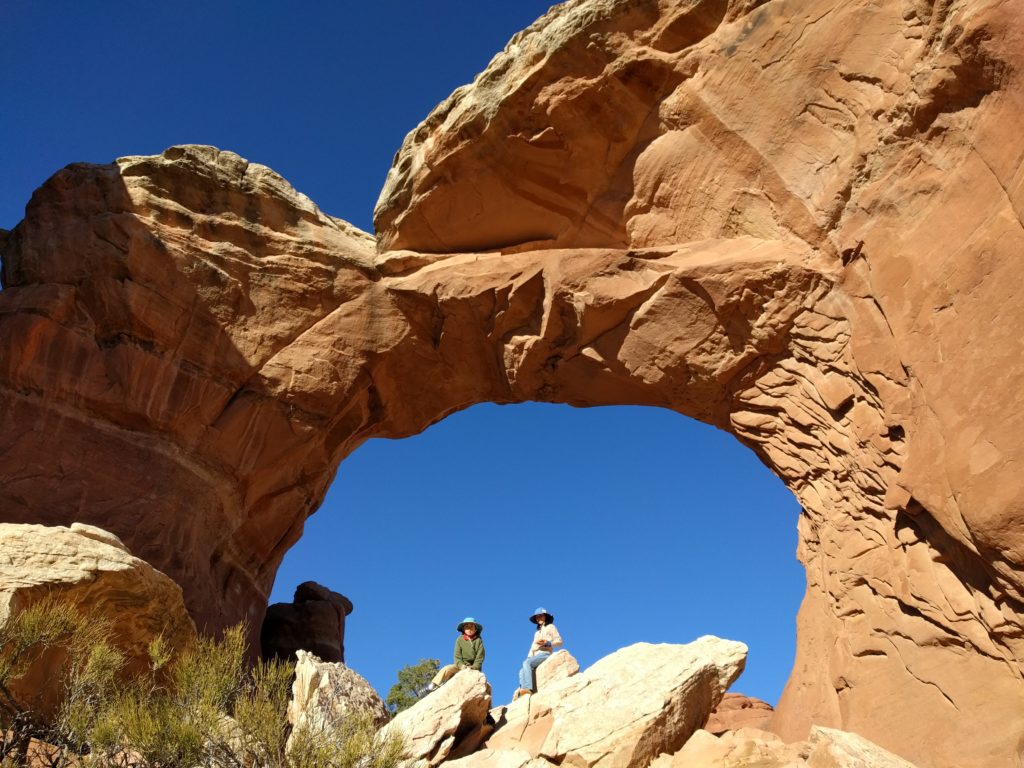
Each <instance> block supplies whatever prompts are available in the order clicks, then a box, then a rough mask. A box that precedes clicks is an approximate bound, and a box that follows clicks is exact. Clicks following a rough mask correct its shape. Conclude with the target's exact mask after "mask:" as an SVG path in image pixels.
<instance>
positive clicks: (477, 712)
mask: <svg viewBox="0 0 1024 768" xmlns="http://www.w3.org/2000/svg"><path fill="white" fill-rule="evenodd" d="M490 706H491V686H490V685H488V683H487V678H485V677H484V675H483V673H482V672H478V671H476V670H475V669H463V670H460V671H459V672H457V673H456V674H455V676H454V677H453V678H452V679H451V680H449V681H448V682H447V683H445V684H444V685H442V686H441V687H440V688H438V689H437V690H436V691H434V692H433V693H431V694H429V695H427V696H426V697H424V698H423V699H420V700H419V701H418V702H416V703H415V704H413V705H412V706H411V707H409V709H406V710H403V711H402V712H399V713H398V714H397V715H396V716H395V718H394V720H392V721H391V722H390V723H388V724H387V725H386V726H384V728H383V729H382V731H381V733H382V735H384V736H393V735H396V736H401V738H402V739H404V741H405V743H406V746H407V751H406V755H407V759H406V760H405V761H404V762H403V764H402V768H434V766H437V765H439V764H441V763H442V762H444V761H445V760H446V759H447V758H448V757H449V756H452V758H453V759H454V758H455V757H457V756H462V755H464V754H466V753H468V752H471V751H473V750H475V749H476V747H477V746H478V745H479V744H480V742H481V741H482V739H483V738H484V737H485V736H486V734H487V733H488V732H489V726H488V725H487V722H486V720H487V712H488V710H489V709H490Z"/></svg>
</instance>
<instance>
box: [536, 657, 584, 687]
mask: <svg viewBox="0 0 1024 768" xmlns="http://www.w3.org/2000/svg"><path fill="white" fill-rule="evenodd" d="M579 671H580V663H579V662H578V661H576V657H575V656H573V655H572V654H571V653H569V652H568V651H565V650H562V651H557V652H556V653H553V654H551V656H550V657H548V658H547V659H546V660H545V661H544V662H543V663H542V664H541V665H540V666H539V667H537V689H538V690H539V689H541V688H548V687H550V686H551V685H553V684H554V683H557V682H558V681H559V680H564V679H565V678H567V677H572V676H573V675H575V674H576V673H577V672H579Z"/></svg>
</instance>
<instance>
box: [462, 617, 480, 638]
mask: <svg viewBox="0 0 1024 768" xmlns="http://www.w3.org/2000/svg"><path fill="white" fill-rule="evenodd" d="M467 624H472V625H473V626H474V627H476V633H477V634H478V635H479V634H480V633H481V632H483V631H484V625H483V624H481V623H480V622H479V621H477V620H476V619H474V618H473V617H472V616H467V617H466V618H464V619H463V620H462V621H460V622H459V626H457V627H456V628H455V629H456V630H457V631H458V632H462V631H463V628H464V627H465V626H466V625H467Z"/></svg>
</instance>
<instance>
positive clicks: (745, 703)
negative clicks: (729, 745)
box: [704, 693, 774, 735]
mask: <svg viewBox="0 0 1024 768" xmlns="http://www.w3.org/2000/svg"><path fill="white" fill-rule="evenodd" d="M773 713H774V710H773V709H772V705H771V704H769V703H768V702H766V701H761V700H760V699H755V698H753V697H751V696H744V695H743V694H742V693H727V694H725V696H723V697H722V700H721V701H720V702H718V706H717V707H715V710H714V711H713V712H712V713H711V717H709V718H708V721H707V722H706V723H705V724H704V730H705V731H707V732H708V733H712V734H715V735H718V734H721V733H725V732H726V731H735V730H738V729H740V728H764V727H765V726H766V725H768V723H769V722H770V721H771V719H772V714H773Z"/></svg>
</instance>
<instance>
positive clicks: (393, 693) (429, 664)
mask: <svg viewBox="0 0 1024 768" xmlns="http://www.w3.org/2000/svg"><path fill="white" fill-rule="evenodd" d="M440 668H441V661H440V659H420V660H419V663H417V664H408V665H406V666H404V667H402V668H401V669H400V670H398V682H397V683H395V684H394V685H393V686H391V690H390V691H388V697H387V699H386V700H385V701H384V703H385V705H387V708H388V711H390V712H391V714H393V715H397V714H398V713H399V712H401V711H402V710H404V709H408V708H409V707H411V706H412V705H413V704H415V703H416V702H417V701H419V697H420V695H419V692H420V691H422V690H423V689H424V688H426V687H427V684H428V683H429V682H430V680H431V679H432V678H433V677H434V675H436V674H437V671H438V670H439V669H440Z"/></svg>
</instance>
